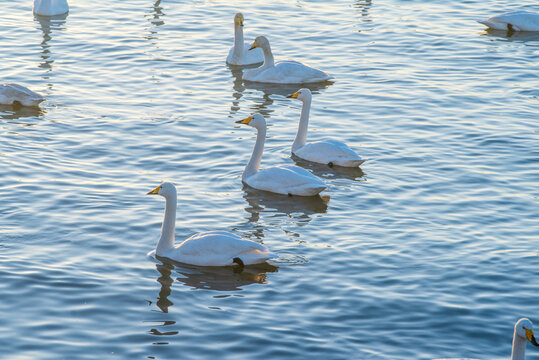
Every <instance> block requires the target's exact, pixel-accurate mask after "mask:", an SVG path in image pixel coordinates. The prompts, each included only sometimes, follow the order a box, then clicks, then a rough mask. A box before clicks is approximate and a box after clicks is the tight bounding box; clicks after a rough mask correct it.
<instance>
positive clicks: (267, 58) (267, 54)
mask: <svg viewBox="0 0 539 360" xmlns="http://www.w3.org/2000/svg"><path fill="white" fill-rule="evenodd" d="M262 52H263V53H264V64H262V67H263V68H268V67H273V66H274V65H275V61H274V60H273V54H272V52H271V46H270V44H264V45H263V46H262Z"/></svg>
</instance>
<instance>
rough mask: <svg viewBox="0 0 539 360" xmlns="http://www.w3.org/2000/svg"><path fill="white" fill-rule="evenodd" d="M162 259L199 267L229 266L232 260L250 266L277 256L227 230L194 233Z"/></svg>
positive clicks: (260, 245) (262, 246)
mask: <svg viewBox="0 0 539 360" xmlns="http://www.w3.org/2000/svg"><path fill="white" fill-rule="evenodd" d="M164 256H165V257H169V258H171V259H173V260H176V261H179V262H183V263H187V264H192V265H198V266H226V265H232V264H233V259H234V258H235V257H239V258H241V259H242V260H243V262H244V263H245V264H246V265H249V264H256V263H260V262H264V261H265V260H267V259H270V258H273V257H276V255H275V254H273V253H271V252H269V250H268V249H267V248H266V247H265V246H264V245H262V244H259V243H257V242H255V241H252V240H248V239H242V238H241V237H239V236H238V235H236V234H233V233H230V232H226V231H208V232H202V233H197V234H194V235H193V236H191V237H189V238H188V239H186V240H185V241H183V242H182V243H181V244H179V245H178V246H176V247H175V248H173V249H171V250H170V251H169V252H167V253H165V254H164Z"/></svg>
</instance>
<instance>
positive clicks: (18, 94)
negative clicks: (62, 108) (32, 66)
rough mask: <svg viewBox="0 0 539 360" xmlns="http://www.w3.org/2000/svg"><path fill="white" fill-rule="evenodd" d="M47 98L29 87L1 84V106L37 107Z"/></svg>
mask: <svg viewBox="0 0 539 360" xmlns="http://www.w3.org/2000/svg"><path fill="white" fill-rule="evenodd" d="M43 100H45V98H44V97H43V96H41V95H39V94H38V93H35V92H33V91H32V90H30V89H28V88H27V87H24V86H21V85H18V84H0V104H2V105H13V104H16V103H19V104H21V105H23V106H37V105H38V104H39V103H40V102H42V101H43Z"/></svg>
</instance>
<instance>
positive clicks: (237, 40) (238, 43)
mask: <svg viewBox="0 0 539 360" xmlns="http://www.w3.org/2000/svg"><path fill="white" fill-rule="evenodd" d="M243 48H244V44H243V27H241V25H240V24H236V23H234V51H233V54H234V56H238V57H240V56H241V55H243Z"/></svg>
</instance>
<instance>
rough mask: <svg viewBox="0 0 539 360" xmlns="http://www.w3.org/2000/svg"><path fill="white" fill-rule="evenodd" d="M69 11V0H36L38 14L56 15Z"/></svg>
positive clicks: (35, 11) (35, 5)
mask: <svg viewBox="0 0 539 360" xmlns="http://www.w3.org/2000/svg"><path fill="white" fill-rule="evenodd" d="M68 11H69V5H68V4H67V0H34V13H35V14H37V15H43V16H54V15H61V14H65V13H66V12H68Z"/></svg>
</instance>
